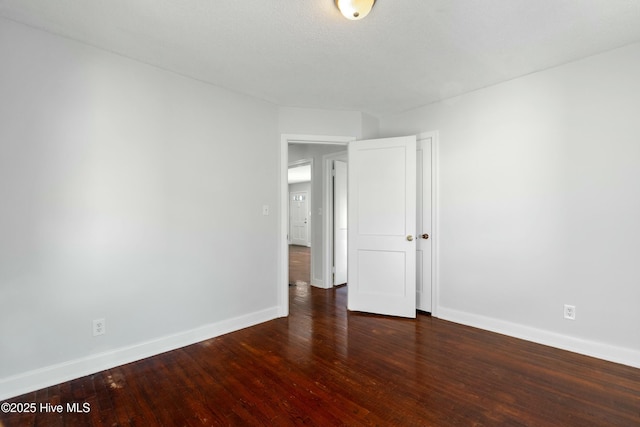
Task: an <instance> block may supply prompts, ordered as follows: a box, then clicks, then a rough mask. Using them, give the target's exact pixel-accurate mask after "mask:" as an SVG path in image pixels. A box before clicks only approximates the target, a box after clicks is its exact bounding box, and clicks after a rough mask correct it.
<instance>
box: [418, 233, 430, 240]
mask: <svg viewBox="0 0 640 427" xmlns="http://www.w3.org/2000/svg"><path fill="white" fill-rule="evenodd" d="M420 237H422V238H423V239H425V240H426V239H428V238H429V235H428V234H427V233H424V234H423V235H422V236H420Z"/></svg>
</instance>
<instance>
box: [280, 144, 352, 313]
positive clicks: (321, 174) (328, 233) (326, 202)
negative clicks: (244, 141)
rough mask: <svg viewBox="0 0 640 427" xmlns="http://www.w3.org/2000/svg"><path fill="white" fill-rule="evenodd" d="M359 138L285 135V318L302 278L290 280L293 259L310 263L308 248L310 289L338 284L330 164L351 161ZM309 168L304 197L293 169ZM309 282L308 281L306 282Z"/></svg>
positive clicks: (282, 230) (282, 232)
mask: <svg viewBox="0 0 640 427" xmlns="http://www.w3.org/2000/svg"><path fill="white" fill-rule="evenodd" d="M353 140H355V138H354V137H334V136H315V135H282V138H281V149H280V153H281V163H280V164H281V191H280V195H281V197H280V203H281V205H280V207H281V210H280V212H281V215H280V236H281V237H280V245H279V246H280V253H281V254H282V256H281V259H280V263H279V264H280V266H279V275H278V277H279V283H280V285H279V287H278V289H279V293H278V303H279V304H278V305H279V307H280V313H279V314H280V315H281V316H283V317H284V316H288V314H289V287H290V285H292V284H294V285H295V283H296V282H295V280H296V278H294V277H291V278H290V275H291V274H297V272H294V271H292V270H291V269H290V267H295V266H294V265H291V264H292V262H291V261H294V260H295V261H296V262H305V261H304V257H305V255H304V252H305V248H307V249H306V251H308V260H309V268H308V270H309V280H308V282H307V285H306V286H315V287H320V288H331V287H333V285H334V283H333V277H334V276H333V274H334V273H333V265H334V264H333V261H334V255H333V240H334V236H333V211H332V210H331V209H333V177H332V172H331V169H329V166H327V165H329V164H331V165H332V164H333V157H332V156H335V155H336V153H338V152H342V153H344V155H345V158H346V145H347V144H348V143H349V142H350V141H353ZM307 164H308V165H309V166H310V173H311V177H310V181H309V189H308V190H307V192H306V194H304V191H305V190H304V189H302V188H293V189H292V188H290V184H289V170H291V169H297V168H298V167H302V166H306V165H307ZM291 190H296V191H291ZM294 193H295V194H294ZM305 196H306V197H305ZM303 198H304V199H305V200H303ZM291 202H294V203H293V208H294V209H293V210H292V209H290V205H291V204H292V203H291ZM298 203H299V204H298ZM305 203H306V207H305ZM305 209H306V212H308V216H307V217H306V219H307V221H306V222H307V224H304V219H305V217H304V216H303V215H302V213H303V212H305ZM294 220H295V222H296V224H294ZM305 226H307V227H308V246H306V245H305V244H304V242H303V238H302V237H304V227H305ZM292 227H295V229H292ZM300 252H302V254H301V253H300ZM292 256H293V258H292ZM290 260H291V261H290ZM303 282H306V281H304V280H303Z"/></svg>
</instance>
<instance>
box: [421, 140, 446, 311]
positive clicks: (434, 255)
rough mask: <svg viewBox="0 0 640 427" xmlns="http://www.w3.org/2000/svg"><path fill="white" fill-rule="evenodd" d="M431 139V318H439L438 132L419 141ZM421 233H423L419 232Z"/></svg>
mask: <svg viewBox="0 0 640 427" xmlns="http://www.w3.org/2000/svg"><path fill="white" fill-rule="evenodd" d="M428 138H431V236H429V239H431V316H433V317H438V307H439V304H438V295H439V294H440V290H439V285H440V281H439V279H438V253H439V246H438V242H439V241H440V238H439V235H440V233H439V231H440V229H439V225H438V206H439V203H438V200H439V199H438V145H439V143H440V142H439V141H440V140H439V134H438V131H432V132H422V133H420V134H418V135H417V140H418V141H421V140H424V139H428ZM417 232H419V233H421V232H422V231H420V230H418V231H417Z"/></svg>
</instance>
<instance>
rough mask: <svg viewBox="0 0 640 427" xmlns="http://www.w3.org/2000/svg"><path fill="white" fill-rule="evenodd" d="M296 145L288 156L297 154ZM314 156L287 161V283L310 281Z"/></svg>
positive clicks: (295, 284)
mask: <svg viewBox="0 0 640 427" xmlns="http://www.w3.org/2000/svg"><path fill="white" fill-rule="evenodd" d="M294 148H295V147H291V148H290V153H289V158H290V159H291V158H295V157H297V155H296V154H297V151H299V150H297V151H296V150H294ZM312 170H313V159H300V160H296V161H290V162H289V170H288V175H287V183H288V184H289V196H288V197H289V205H288V206H289V230H288V236H289V237H288V245H289V286H305V285H309V284H310V283H311V205H310V203H311V188H312V182H311V181H312V179H311V177H312Z"/></svg>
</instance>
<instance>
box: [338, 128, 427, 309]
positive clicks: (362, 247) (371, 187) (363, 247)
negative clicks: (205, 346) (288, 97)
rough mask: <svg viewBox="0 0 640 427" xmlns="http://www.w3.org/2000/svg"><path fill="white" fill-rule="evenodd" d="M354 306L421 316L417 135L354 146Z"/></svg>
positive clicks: (351, 274) (351, 171)
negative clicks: (418, 299)
mask: <svg viewBox="0 0 640 427" xmlns="http://www.w3.org/2000/svg"><path fill="white" fill-rule="evenodd" d="M348 176H349V180H348V181H349V182H348V187H349V201H348V204H349V209H348V218H349V221H348V226H349V243H348V244H349V249H348V253H349V260H348V263H349V271H348V283H349V291H348V306H349V309H350V310H355V311H365V312H371V313H378V314H387V315H394V316H402V317H415V316H416V241H415V226H416V138H415V136H409V137H401V138H386V139H377V140H366V141H354V142H352V143H350V144H349V171H348Z"/></svg>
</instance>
